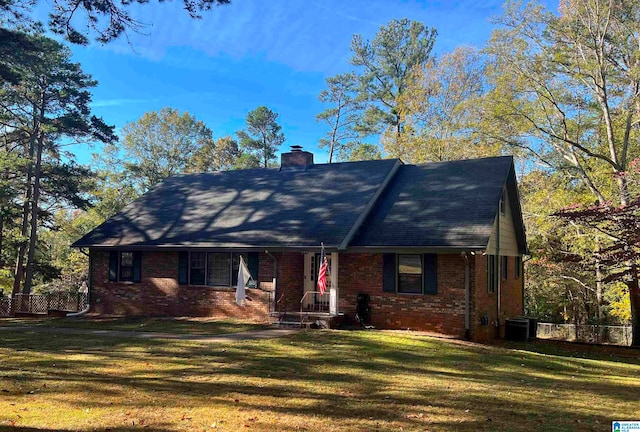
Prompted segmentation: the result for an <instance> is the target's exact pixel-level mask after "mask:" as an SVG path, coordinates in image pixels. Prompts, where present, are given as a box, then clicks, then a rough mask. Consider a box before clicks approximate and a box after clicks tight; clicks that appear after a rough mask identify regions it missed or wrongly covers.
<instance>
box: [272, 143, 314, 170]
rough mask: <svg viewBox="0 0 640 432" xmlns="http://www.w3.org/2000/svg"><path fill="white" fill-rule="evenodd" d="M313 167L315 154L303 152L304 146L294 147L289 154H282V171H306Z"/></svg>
mask: <svg viewBox="0 0 640 432" xmlns="http://www.w3.org/2000/svg"><path fill="white" fill-rule="evenodd" d="M311 165H313V153H311V152H308V151H304V150H302V146H299V145H292V146H291V151H290V152H289V153H282V159H281V161H280V170H283V169H305V168H307V167H309V166H311Z"/></svg>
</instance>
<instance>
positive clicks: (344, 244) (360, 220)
mask: <svg viewBox="0 0 640 432" xmlns="http://www.w3.org/2000/svg"><path fill="white" fill-rule="evenodd" d="M402 165H404V164H403V163H402V161H401V160H400V159H397V160H396V163H395V164H394V165H393V166H392V167H391V169H390V170H389V172H388V173H387V176H386V177H385V178H384V180H383V181H382V184H381V185H380V186H379V187H378V189H377V190H376V191H375V193H374V194H373V196H372V197H371V199H370V200H369V202H368V203H367V205H366V206H365V207H364V210H362V213H360V216H358V219H356V221H355V222H354V224H353V226H352V227H351V229H350V230H349V232H348V233H347V235H346V236H345V237H344V239H343V240H342V242H341V243H340V245H338V250H339V251H341V250H345V249H346V248H347V246H349V243H351V240H353V237H354V236H355V235H356V233H357V232H358V230H359V229H360V227H361V226H362V224H363V223H364V220H365V219H366V218H367V216H369V213H371V210H373V207H374V206H375V205H376V203H377V202H378V199H379V198H380V195H382V193H383V192H384V191H385V189H386V188H387V186H388V185H389V183H391V180H392V179H393V177H394V176H395V175H396V173H397V172H398V170H399V169H400V167H401V166H402Z"/></svg>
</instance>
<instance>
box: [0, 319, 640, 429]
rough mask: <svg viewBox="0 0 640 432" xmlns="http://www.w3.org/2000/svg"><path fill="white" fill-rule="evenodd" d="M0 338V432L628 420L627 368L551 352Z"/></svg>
mask: <svg viewBox="0 0 640 432" xmlns="http://www.w3.org/2000/svg"><path fill="white" fill-rule="evenodd" d="M2 337H3V344H2V346H1V347H0V364H1V365H2V367H1V368H0V392H1V393H0V431H4V430H82V431H85V430H86V431H89V430H99V431H107V430H112V431H133V430H142V429H147V430H159V431H178V430H189V431H192V430H194V431H211V430H256V431H273V430H278V431H317V430H322V431H331V430H345V431H363V430H366V431H376V430H404V431H407V430H411V431H414V430H415V431H418V430H420V431H425V430H428V431H451V430H456V431H459V430H462V431H479V430H485V431H498V430H499V431H527V432H528V431H567V430H571V431H576V430H578V431H580V430H585V431H601V430H608V429H610V428H611V420H614V419H628V418H629V416H630V415H632V413H640V402H639V401H638V398H637V394H638V392H639V391H640V359H639V358H638V357H635V358H632V357H628V356H625V357H618V356H617V355H616V354H611V355H607V356H606V358H602V356H601V355H600V353H595V354H594V353H590V352H585V353H583V354H581V355H576V352H575V351H574V350H567V349H563V347H562V346H556V345H553V346H549V345H545V344H509V345H505V346H476V345H471V344H467V345H464V344H458V343H455V342H452V341H448V340H445V339H437V338H432V337H428V336H423V335H415V334H411V333H407V332H403V333H395V332H375V331H372V332H359V331H354V332H345V331H310V332H303V333H298V334H296V335H293V336H288V337H285V338H279V339H273V340H269V341H246V342H235V343H229V344H201V343H194V342H184V341H166V340H131V339H127V340H124V339H122V340H121V339H116V338H96V337H92V338H90V339H89V338H84V337H81V336H74V335H41V334H37V333H23V332H11V331H7V332H3V333H2ZM14 428H17V429H14ZM30 428H31V429H30Z"/></svg>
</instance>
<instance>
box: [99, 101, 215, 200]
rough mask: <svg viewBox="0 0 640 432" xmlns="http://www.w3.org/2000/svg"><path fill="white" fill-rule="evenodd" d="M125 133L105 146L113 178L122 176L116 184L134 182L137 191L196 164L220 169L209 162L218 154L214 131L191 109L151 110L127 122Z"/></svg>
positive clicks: (139, 192)
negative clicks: (118, 139) (189, 110)
mask: <svg viewBox="0 0 640 432" xmlns="http://www.w3.org/2000/svg"><path fill="white" fill-rule="evenodd" d="M122 132H123V135H124V138H123V140H122V143H120V144H119V145H115V144H111V145H108V146H106V147H105V151H104V155H103V157H102V158H101V159H102V161H103V162H105V164H107V165H109V166H108V170H109V171H110V172H111V174H112V177H113V178H114V179H115V177H121V178H120V179H117V180H115V182H116V183H125V184H129V185H132V186H133V187H134V188H135V190H136V191H137V193H138V194H142V193H144V192H146V191H147V190H149V189H150V188H151V187H153V186H154V185H156V184H158V183H159V182H161V181H162V180H164V179H165V178H167V177H169V176H171V175H174V174H180V173H184V172H189V171H194V170H196V167H199V168H200V169H202V170H203V171H215V170H218V169H220V166H216V165H209V163H211V162H212V161H213V159H214V158H215V157H216V154H215V153H216V146H215V141H214V139H213V132H212V131H211V129H209V128H208V127H207V125H206V124H205V123H204V122H203V121H201V120H198V119H197V118H196V117H194V116H192V115H191V114H189V113H188V112H184V113H180V112H179V111H178V110H175V109H172V108H162V109H161V110H160V111H151V112H148V113H145V114H144V115H143V116H142V117H140V118H139V119H138V120H136V121H135V122H131V123H128V124H126V125H125V126H124V127H123V129H122ZM198 164H200V165H199V166H198ZM205 165H208V166H205Z"/></svg>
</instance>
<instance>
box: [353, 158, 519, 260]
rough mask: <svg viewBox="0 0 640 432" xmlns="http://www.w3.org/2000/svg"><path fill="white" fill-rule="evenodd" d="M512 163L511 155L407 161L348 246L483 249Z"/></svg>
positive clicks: (517, 216) (516, 214) (517, 215)
mask: <svg viewBox="0 0 640 432" xmlns="http://www.w3.org/2000/svg"><path fill="white" fill-rule="evenodd" d="M512 166H513V158H512V157H493V158H484V159H470V160H460V161H452V162H440V163H428V164H423V165H405V166H403V167H401V168H400V170H399V171H398V173H397V174H396V176H395V178H394V180H393V182H392V183H391V184H390V186H389V187H388V188H387V189H386V190H385V193H384V194H383V195H382V196H381V197H380V200H379V201H378V203H377V205H376V207H375V208H374V209H373V211H372V212H371V214H370V215H369V217H368V218H367V220H366V221H365V223H364V224H363V226H362V228H361V229H360V231H359V233H358V234H357V235H356V236H355V237H354V239H353V241H352V242H351V244H350V246H353V247H372V246H373V247H375V246H380V247H388V246H398V247H433V248H437V247H443V248H456V247H484V246H486V245H487V243H488V241H489V237H490V236H491V231H492V228H493V222H494V219H495V216H496V212H497V210H498V205H499V202H500V195H501V193H502V189H503V187H504V185H505V182H506V181H507V178H508V175H509V173H510V171H511V170H512ZM514 181H515V177H514ZM513 186H514V187H515V184H514V185H513ZM518 210H519V208H518ZM519 217H520V212H519V211H518V212H517V213H514V218H519Z"/></svg>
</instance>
